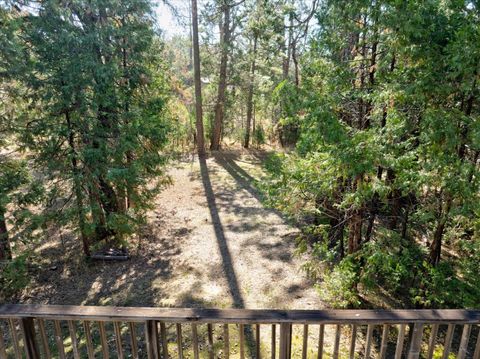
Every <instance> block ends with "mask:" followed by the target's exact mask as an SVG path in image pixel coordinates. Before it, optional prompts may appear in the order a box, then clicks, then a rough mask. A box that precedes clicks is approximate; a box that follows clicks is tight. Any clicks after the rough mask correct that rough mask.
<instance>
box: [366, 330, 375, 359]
mask: <svg viewBox="0 0 480 359" xmlns="http://www.w3.org/2000/svg"><path fill="white" fill-rule="evenodd" d="M372 338H373V325H372V324H369V325H368V327H367V343H366V344H365V358H366V359H369V358H370V352H371V351H372Z"/></svg>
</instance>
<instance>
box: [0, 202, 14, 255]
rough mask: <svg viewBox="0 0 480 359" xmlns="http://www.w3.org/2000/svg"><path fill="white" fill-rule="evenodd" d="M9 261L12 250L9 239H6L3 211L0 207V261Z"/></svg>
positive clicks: (5, 222) (6, 231)
mask: <svg viewBox="0 0 480 359" xmlns="http://www.w3.org/2000/svg"><path fill="white" fill-rule="evenodd" d="M10 259H12V249H11V247H10V238H9V237H8V230H7V221H6V219H5V209H4V208H2V207H0V260H10Z"/></svg>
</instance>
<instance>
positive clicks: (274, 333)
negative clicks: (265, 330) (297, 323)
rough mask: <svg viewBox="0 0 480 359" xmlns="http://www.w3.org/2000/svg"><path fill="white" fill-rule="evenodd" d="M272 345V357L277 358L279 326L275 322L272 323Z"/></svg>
mask: <svg viewBox="0 0 480 359" xmlns="http://www.w3.org/2000/svg"><path fill="white" fill-rule="evenodd" d="M271 347H272V349H271V350H272V353H271V354H272V355H271V357H272V359H275V357H276V355H277V326H276V325H275V324H272V344H271Z"/></svg>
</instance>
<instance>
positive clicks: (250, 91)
mask: <svg viewBox="0 0 480 359" xmlns="http://www.w3.org/2000/svg"><path fill="white" fill-rule="evenodd" d="M252 56H253V58H252V65H251V70H250V83H249V85H248V98H247V124H246V128H245V142H244V144H243V147H245V148H248V147H249V145H250V127H251V124H252V115H253V90H254V83H255V70H256V60H257V35H256V34H255V35H254V37H253V52H252Z"/></svg>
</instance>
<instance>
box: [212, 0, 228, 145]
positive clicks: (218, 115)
mask: <svg viewBox="0 0 480 359" xmlns="http://www.w3.org/2000/svg"><path fill="white" fill-rule="evenodd" d="M224 1H225V2H224V3H223V6H222V7H223V9H222V10H223V23H222V30H221V34H220V48H221V58H220V72H219V77H218V94H217V103H216V104H215V122H214V124H213V132H212V140H211V143H210V149H211V150H213V151H218V150H219V149H220V138H221V136H222V127H223V120H224V115H225V90H226V88H227V65H228V52H229V50H230V4H228V2H227V0H224Z"/></svg>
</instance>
